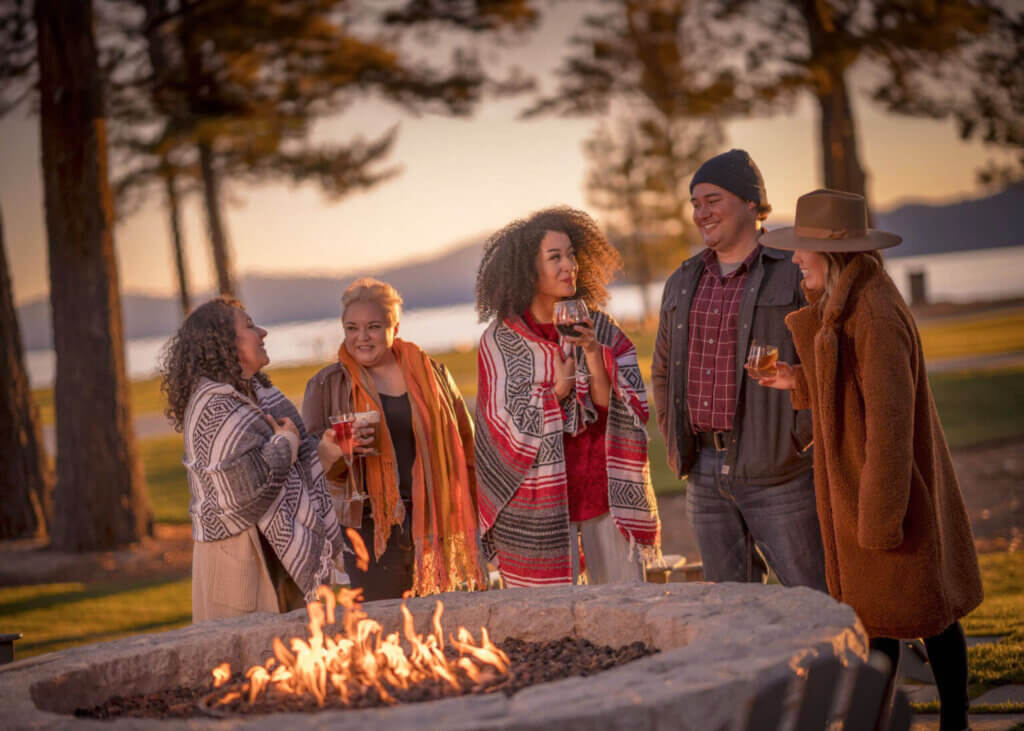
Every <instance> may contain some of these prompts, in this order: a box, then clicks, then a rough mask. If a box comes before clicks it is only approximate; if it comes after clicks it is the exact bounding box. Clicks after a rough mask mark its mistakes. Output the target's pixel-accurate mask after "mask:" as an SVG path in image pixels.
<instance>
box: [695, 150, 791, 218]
mask: <svg viewBox="0 0 1024 731" xmlns="http://www.w3.org/2000/svg"><path fill="white" fill-rule="evenodd" d="M698 183H711V184H712V185H717V186H718V187H719V188H724V189H725V190H727V191H729V192H730V193H732V194H734V195H736V196H738V197H739V198H741V199H743V200H745V201H750V202H751V203H755V204H757V207H758V210H762V211H764V212H767V211H770V210H771V206H769V205H768V193H767V191H765V189H764V178H763V177H761V171H760V170H758V169H757V165H755V164H754V161H753V160H751V159H750V155H749V154H748V153H747V151H746V150H738V149H732V150H729V151H728V152H723V153H722V154H721V155H715V156H714V157H713V158H711V159H710V160H708V161H706V162H705V163H704V164H703V165H701V166H700V167H699V168H698V169H697V172H696V173H695V174H694V176H693V180H691V181H690V192H691V193H692V192H693V187H694V186H695V185H697V184H698ZM765 209H767V210H765Z"/></svg>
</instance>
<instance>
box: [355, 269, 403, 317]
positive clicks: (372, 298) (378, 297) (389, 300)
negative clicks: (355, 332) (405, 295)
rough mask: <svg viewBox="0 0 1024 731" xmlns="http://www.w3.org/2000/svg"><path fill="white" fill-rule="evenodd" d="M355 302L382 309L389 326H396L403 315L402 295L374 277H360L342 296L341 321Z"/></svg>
mask: <svg viewBox="0 0 1024 731" xmlns="http://www.w3.org/2000/svg"><path fill="white" fill-rule="evenodd" d="M353 302H371V303H373V304H375V305H377V306H378V307H380V308H381V309H382V310H384V312H385V313H386V314H387V316H388V325H389V326H394V325H395V324H397V323H398V318H399V316H400V315H401V314H402V295H400V294H398V290H397V289H395V288H394V287H392V286H391V285H390V284H388V283H387V282H382V281H380V280H379V279H374V278H373V277H360V278H359V279H357V280H356V281H354V282H352V284H350V285H349V286H348V289H346V290H345V293H344V294H343V295H341V319H342V320H344V319H345V310H347V309H348V306H349V305H351V304H352V303H353Z"/></svg>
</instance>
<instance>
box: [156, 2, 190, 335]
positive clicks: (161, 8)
mask: <svg viewBox="0 0 1024 731" xmlns="http://www.w3.org/2000/svg"><path fill="white" fill-rule="evenodd" d="M145 11H146V20H145V28H146V52H147V54H148V55H149V65H150V66H152V68H153V75H154V77H155V78H156V79H157V85H158V86H159V87H163V86H164V84H166V83H167V79H166V77H167V74H168V72H169V69H168V64H167V53H166V52H165V50H164V36H163V35H162V34H161V30H160V27H161V25H162V24H163V23H164V22H165V21H166V18H167V15H168V11H167V0H146V3H145ZM178 121H179V120H178V119H177V117H173V118H172V119H171V121H169V122H168V125H169V126H172V125H174V124H175V123H176V122H178ZM160 176H161V177H162V178H163V181H164V192H165V193H166V195H167V216H168V219H169V221H168V222H169V223H170V226H171V245H172V246H173V247H174V268H175V271H176V272H177V273H178V295H179V297H180V299H181V314H182V317H183V318H184V317H188V313H189V312H190V311H191V310H192V302H191V298H190V297H189V291H188V272H187V270H186V269H185V246H184V242H183V240H182V234H181V204H180V203H179V200H178V188H177V179H176V176H175V173H174V168H173V167H172V166H171V165H170V162H169V160H168V155H167V153H164V155H163V157H162V158H161V161H160Z"/></svg>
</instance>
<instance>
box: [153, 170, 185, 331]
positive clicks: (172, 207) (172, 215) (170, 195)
mask: <svg viewBox="0 0 1024 731" xmlns="http://www.w3.org/2000/svg"><path fill="white" fill-rule="evenodd" d="M160 174H161V176H162V177H163V179H164V190H165V192H166V193H167V217H168V220H169V223H170V225H171V244H172V246H173V247H174V270H175V271H176V272H177V273H178V295H179V297H180V299H181V316H182V318H185V317H188V313H189V312H191V311H192V300H191V298H190V297H189V292H188V271H187V270H186V269H185V243H184V241H183V240H182V235H181V204H180V202H179V201H178V187H177V181H176V179H175V175H174V172H173V171H172V170H171V169H170V166H169V165H167V164H164V165H163V167H162V170H161V173H160Z"/></svg>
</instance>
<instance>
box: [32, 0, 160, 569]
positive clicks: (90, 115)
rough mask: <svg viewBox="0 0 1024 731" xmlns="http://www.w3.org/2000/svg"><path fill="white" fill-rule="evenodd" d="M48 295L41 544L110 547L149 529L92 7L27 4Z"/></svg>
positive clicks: (58, 1)
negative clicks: (50, 344)
mask: <svg viewBox="0 0 1024 731" xmlns="http://www.w3.org/2000/svg"><path fill="white" fill-rule="evenodd" d="M34 21H35V28H36V40H37V58H38V68H39V89H38V94H39V121H40V140H41V143H42V160H43V182H44V195H45V203H46V230H47V240H48V244H49V265H50V302H51V305H52V312H53V336H54V337H53V339H54V350H55V351H56V355H57V377H56V385H55V389H54V390H55V408H56V418H57V445H58V451H57V486H56V490H55V492H54V514H53V527H52V529H51V537H52V545H53V547H54V548H56V549H58V550H66V551H88V550H99V549H109V548H113V547H115V546H122V545H126V544H129V543H132V542H135V541H138V540H139V539H140V538H141V537H142V536H143V535H146V534H147V533H149V532H150V529H151V513H150V510H149V502H148V497H147V494H146V485H145V482H144V480H143V476H142V469H141V465H140V462H139V460H138V456H137V454H136V450H135V437H134V432H133V425H132V418H131V407H130V404H129V394H128V382H127V378H126V376H125V361H124V344H123V329H122V321H121V304H120V295H119V292H118V278H117V262H116V260H115V258H114V237H113V222H114V221H113V219H114V217H113V205H112V197H111V193H110V188H109V185H108V181H107V148H106V123H105V118H104V107H103V101H102V84H101V77H100V70H99V64H98V53H97V49H96V45H95V41H94V37H93V16H92V3H91V2H90V0H77V1H76V2H73V3H66V2H63V1H62V0H37V1H36V3H35V8H34Z"/></svg>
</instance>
